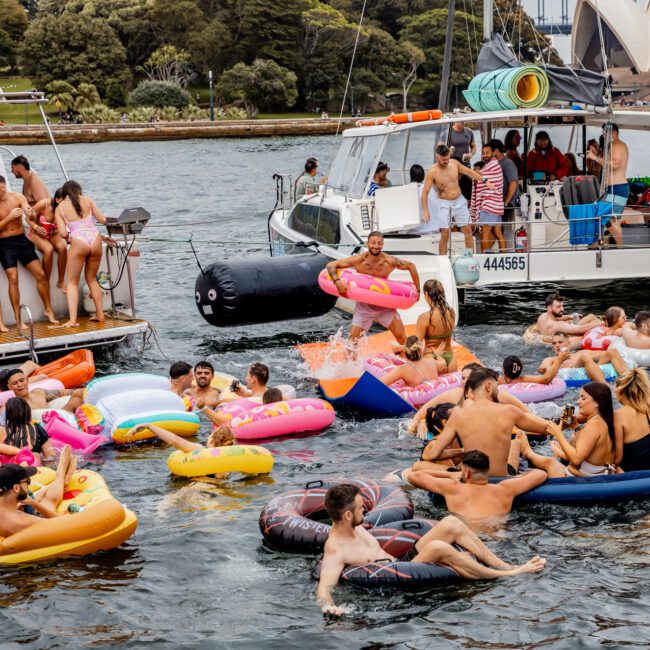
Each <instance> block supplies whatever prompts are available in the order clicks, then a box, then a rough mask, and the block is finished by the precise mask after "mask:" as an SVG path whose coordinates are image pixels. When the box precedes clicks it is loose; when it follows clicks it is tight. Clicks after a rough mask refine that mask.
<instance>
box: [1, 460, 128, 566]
mask: <svg viewBox="0 0 650 650" xmlns="http://www.w3.org/2000/svg"><path fill="white" fill-rule="evenodd" d="M54 477H55V473H54V472H53V471H52V470H51V469H49V468H40V469H39V472H38V474H36V475H35V476H34V477H33V478H32V489H33V491H35V492H38V490H39V489H41V488H42V487H44V486H45V485H48V484H49V483H51V482H52V481H53V480H54ZM66 488H67V491H66V493H65V494H64V498H63V501H62V502H61V504H60V505H59V506H58V507H57V512H59V513H61V514H63V516H61V517H55V518H54V519H43V520H42V521H39V522H38V523H36V524H34V525H33V526H29V528H26V529H25V530H22V531H21V532H19V533H16V534H15V535H11V536H9V537H5V538H0V564H20V563H26V562H41V561H43V560H50V559H53V558H57V557H62V556H66V555H88V554H89V553H96V552H97V551H107V550H109V549H112V548H115V547H117V546H119V545H120V544H122V543H123V542H124V541H126V540H127V539H128V538H129V537H131V535H133V533H134V532H135V529H136V528H137V526H138V519H137V517H136V516H135V514H134V513H133V512H131V511H130V510H128V509H127V508H125V507H124V506H123V505H122V504H121V503H120V502H119V501H117V500H116V499H114V498H113V496H112V495H111V493H110V492H109V490H108V487H107V486H106V483H105V482H104V479H103V478H102V477H101V476H100V475H99V474H97V473H96V472H91V471H90V470H80V471H77V472H75V473H74V474H73V476H72V479H71V481H70V483H69V485H68V486H66ZM70 504H74V505H76V506H80V507H82V508H83V510H82V511H81V512H77V513H74V514H70V515H66V514H64V513H66V512H67V511H68V506H69V505H70Z"/></svg>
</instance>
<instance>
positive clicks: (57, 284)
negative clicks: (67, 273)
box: [56, 282, 68, 293]
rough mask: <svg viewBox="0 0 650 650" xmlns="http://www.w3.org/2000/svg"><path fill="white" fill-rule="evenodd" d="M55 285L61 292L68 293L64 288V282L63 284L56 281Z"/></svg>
mask: <svg viewBox="0 0 650 650" xmlns="http://www.w3.org/2000/svg"><path fill="white" fill-rule="evenodd" d="M56 286H57V289H60V290H61V293H68V290H67V289H66V288H65V284H63V282H57V283H56Z"/></svg>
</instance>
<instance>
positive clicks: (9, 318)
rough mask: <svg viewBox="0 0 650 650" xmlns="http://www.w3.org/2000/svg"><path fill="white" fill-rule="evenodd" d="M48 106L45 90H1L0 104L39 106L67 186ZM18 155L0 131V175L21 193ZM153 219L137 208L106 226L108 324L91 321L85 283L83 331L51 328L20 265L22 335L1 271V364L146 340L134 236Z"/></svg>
mask: <svg viewBox="0 0 650 650" xmlns="http://www.w3.org/2000/svg"><path fill="white" fill-rule="evenodd" d="M45 103H47V99H45V97H44V95H43V93H41V92H31V91H30V92H11V93H4V92H2V89H0V105H2V104H14V105H15V104H19V105H35V106H37V107H38V108H39V110H40V113H41V117H42V120H43V124H44V125H45V127H46V129H47V131H48V134H49V137H50V141H51V143H52V146H53V147H54V151H55V154H56V157H57V160H58V161H59V164H60V167H61V171H62V173H63V180H62V183H63V182H65V180H68V176H67V173H66V170H65V167H64V165H63V161H62V160H61V157H60V155H59V151H58V149H57V147H56V143H55V141H54V137H53V135H52V132H51V130H50V127H49V124H48V121H47V118H46V117H45V113H44V111H43V106H42V105H43V104H45ZM15 157H16V152H14V151H12V149H10V148H9V147H8V146H6V145H5V144H3V143H2V134H1V131H0V175H2V176H4V177H5V179H6V181H7V189H8V190H9V191H20V187H15V186H14V187H12V186H11V180H12V178H13V176H12V175H11V172H10V162H11V160H12V159H13V158H15ZM149 217H150V215H149V213H148V212H147V211H146V210H144V209H142V208H135V209H132V210H125V211H124V212H122V214H121V215H120V216H119V217H116V218H110V219H109V221H108V222H107V229H108V232H109V234H110V235H111V236H112V237H113V238H114V239H115V240H116V243H117V245H116V246H106V245H104V255H103V258H102V263H101V266H100V270H99V272H98V278H99V279H100V285H101V286H102V288H103V289H104V294H105V299H104V307H105V315H106V319H105V321H104V322H101V323H99V322H96V321H91V320H90V316H92V313H91V312H90V311H89V310H91V309H94V306H93V305H92V301H91V300H88V299H87V298H86V296H85V293H87V287H86V285H85V283H83V279H82V282H81V283H80V286H79V292H80V301H79V305H80V311H79V318H78V321H79V327H75V328H63V327H60V326H56V325H50V323H49V322H48V321H47V319H45V314H44V307H43V303H42V302H41V300H40V298H39V295H38V293H37V291H36V283H35V281H34V278H33V277H32V275H31V274H30V273H29V272H28V271H25V269H23V268H22V266H20V265H19V269H18V278H19V283H20V298H21V310H22V316H21V318H22V320H23V322H24V323H25V324H27V325H28V326H29V331H28V332H27V334H26V335H22V334H21V333H19V332H18V328H17V327H16V326H15V319H14V316H13V309H12V307H11V303H10V301H9V295H8V290H7V278H6V275H5V274H4V273H3V272H0V304H1V306H2V315H3V318H4V322H5V324H6V325H7V326H8V327H9V330H10V331H9V332H8V333H0V361H3V360H9V359H20V358H27V357H31V358H32V359H34V360H35V361H37V360H38V359H37V357H38V355H39V354H49V353H54V352H60V351H69V350H76V349H80V348H88V347H98V346H114V345H117V344H119V343H121V342H122V341H125V340H126V339H128V338H130V337H132V336H134V335H140V336H143V337H146V336H147V333H148V331H149V330H150V325H149V323H148V322H147V321H146V320H142V319H138V318H136V311H135V276H136V273H137V270H138V266H139V261H140V253H139V250H138V247H137V243H136V241H135V236H136V234H137V233H139V232H141V231H142V228H143V227H144V225H145V224H146V223H147V221H148V219H149ZM55 255H56V253H55ZM54 269H55V270H54V272H53V273H52V277H51V286H50V295H51V299H52V306H53V308H54V312H55V314H56V316H57V318H59V319H60V320H61V322H65V320H66V319H67V315H68V305H67V300H66V296H65V295H64V294H63V293H62V292H61V291H60V290H59V289H57V287H56V261H55V264H54ZM84 291H85V293H84ZM84 308H85V310H86V311H85V312H84Z"/></svg>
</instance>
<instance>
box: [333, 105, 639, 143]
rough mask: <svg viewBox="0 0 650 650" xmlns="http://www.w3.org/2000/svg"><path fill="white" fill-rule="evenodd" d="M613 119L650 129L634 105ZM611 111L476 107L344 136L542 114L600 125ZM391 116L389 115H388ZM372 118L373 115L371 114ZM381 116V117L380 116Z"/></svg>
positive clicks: (616, 112) (629, 126)
mask: <svg viewBox="0 0 650 650" xmlns="http://www.w3.org/2000/svg"><path fill="white" fill-rule="evenodd" d="M611 115H613V118H614V120H613V121H614V122H616V124H618V126H619V128H620V129H635V130H650V110H638V109H632V108H627V109H625V108H622V109H620V110H614V111H613V112H612V114H611ZM611 115H610V113H609V111H607V110H606V109H602V108H597V109H594V108H591V109H587V108H580V109H571V108H537V109H517V110H504V111H487V112H485V113H477V112H474V111H471V112H467V113H447V114H445V115H443V116H442V117H441V118H440V119H439V120H424V121H422V122H407V123H406V124H392V123H390V122H384V123H383V124H379V125H377V126H358V127H354V128H351V129H346V130H345V131H344V132H343V137H344V138H354V137H357V136H372V135H386V134H388V133H394V132H395V131H402V130H405V129H413V128H416V127H421V126H424V125H429V126H431V125H440V126H444V125H447V124H452V123H453V122H466V123H468V124H477V123H482V122H508V123H516V122H517V121H521V123H522V126H523V123H524V121H525V120H526V119H528V121H529V122H531V121H532V123H533V124H534V123H535V122H536V121H538V120H539V119H540V118H541V119H543V118H562V119H565V120H566V121H567V123H570V122H571V121H572V120H573V118H576V117H583V118H584V119H585V122H586V124H587V125H593V126H600V125H601V124H602V123H603V122H606V121H608V120H610V119H611ZM386 118H388V116H386ZM369 119H372V118H369ZM378 119H380V118H378Z"/></svg>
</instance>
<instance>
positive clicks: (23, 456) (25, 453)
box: [0, 447, 41, 467]
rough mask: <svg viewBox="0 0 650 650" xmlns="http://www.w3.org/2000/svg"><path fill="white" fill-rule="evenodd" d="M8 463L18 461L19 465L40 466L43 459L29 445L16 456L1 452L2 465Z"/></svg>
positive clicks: (0, 463)
mask: <svg viewBox="0 0 650 650" xmlns="http://www.w3.org/2000/svg"><path fill="white" fill-rule="evenodd" d="M7 463H18V464H19V465H31V466H32V467H40V466H41V461H40V459H39V458H38V456H34V453H33V452H32V450H31V449H30V448H29V447H23V448H22V449H21V450H20V451H19V452H18V453H17V454H16V455H15V456H8V455H6V454H0V465H6V464H7Z"/></svg>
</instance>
